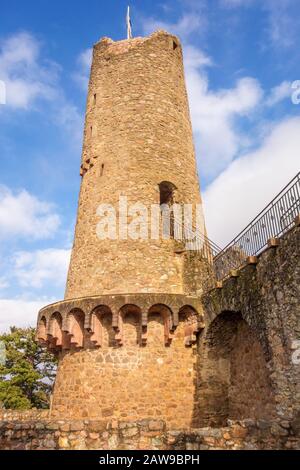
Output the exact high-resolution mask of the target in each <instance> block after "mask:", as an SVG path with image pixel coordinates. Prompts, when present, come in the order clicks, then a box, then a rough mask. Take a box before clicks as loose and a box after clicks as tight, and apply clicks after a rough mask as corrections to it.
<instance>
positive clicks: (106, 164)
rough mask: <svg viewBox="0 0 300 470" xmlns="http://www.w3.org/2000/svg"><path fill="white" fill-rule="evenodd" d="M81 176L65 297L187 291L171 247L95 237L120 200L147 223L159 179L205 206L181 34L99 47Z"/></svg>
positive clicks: (179, 198) (177, 196)
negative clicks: (103, 213)
mask: <svg viewBox="0 0 300 470" xmlns="http://www.w3.org/2000/svg"><path fill="white" fill-rule="evenodd" d="M81 173H82V182H81V190H80V198H79V206H78V214H77V225H76V233H75V240H74V246H73V251H72V257H71V263H70V269H69V275H68V282H67V289H66V298H67V299H70V298H77V297H83V296H89V295H103V294H109V293H136V292H165V293H183V292H189V291H190V290H189V287H188V286H187V285H185V283H184V281H183V276H184V260H183V258H182V256H181V255H180V254H176V253H174V246H175V245H174V241H173V240H162V239H161V237H160V239H159V240H155V239H151V240H150V239H147V240H137V241H136V240H132V239H128V240H122V239H119V237H117V238H118V239H116V240H100V239H99V238H98V237H97V233H96V230H97V224H98V223H99V221H100V220H101V218H100V217H99V215H97V208H98V206H99V204H102V203H104V204H112V205H113V206H114V207H116V208H117V209H118V202H119V197H120V196H126V197H127V199H128V205H131V204H135V203H138V202H139V203H143V204H145V205H146V206H147V208H148V209H149V216H150V208H151V204H159V203H160V192H159V184H160V183H161V182H163V181H167V182H170V183H172V184H173V185H174V186H175V187H176V190H175V191H174V202H177V203H180V204H182V203H190V204H192V205H193V206H194V207H195V204H196V203H200V202H201V198H200V192H199V182H198V177H197V170H196V160H195V152H194V146H193V138H192V128H191V122H190V115H189V107H188V99H187V92H186V87H185V79H184V71H183V62H182V49H181V45H180V43H179V40H178V39H177V38H176V37H174V36H171V35H169V34H167V33H163V32H158V33H155V34H153V35H151V36H150V37H147V38H143V39H142V38H136V39H133V40H130V41H120V42H116V43H114V42H113V41H112V40H109V39H103V40H102V41H100V42H99V43H98V44H96V45H95V47H94V53H93V65H92V70H91V78H90V84H89V92H88V99H87V111H86V123H85V132H84V144H83V153H82V166H81ZM187 175H188V176H187ZM128 221H129V222H131V221H132V217H131V216H130V215H129V217H128ZM147 228H148V235H149V237H150V236H151V233H150V229H149V226H148V227H147ZM204 230H205V228H204V221H203V220H202V232H204ZM199 288H200V287H199Z"/></svg>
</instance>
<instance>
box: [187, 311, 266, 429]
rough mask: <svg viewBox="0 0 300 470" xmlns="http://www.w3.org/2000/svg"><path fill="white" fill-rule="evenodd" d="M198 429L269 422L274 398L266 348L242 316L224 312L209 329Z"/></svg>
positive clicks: (200, 379)
mask: <svg viewBox="0 0 300 470" xmlns="http://www.w3.org/2000/svg"><path fill="white" fill-rule="evenodd" d="M197 368H198V387H197V394H198V399H197V400H196V403H197V402H198V405H197V413H196V415H197V416H198V419H196V423H197V425H198V426H199V425H200V426H223V425H226V424H227V420H228V419H234V420H241V419H246V418H252V419H259V418H261V419H270V418H271V417H272V416H273V414H274V410H275V404H274V395H273V390H272V387H271V383H270V379H269V371H268V368H267V362H266V358H265V355H264V351H263V347H262V345H261V342H260V341H259V339H258V337H257V335H256V333H255V331H254V330H253V329H252V328H251V327H250V326H249V324H248V323H247V322H246V321H245V320H244V319H243V317H242V315H241V313H239V312H234V311H224V312H222V313H221V314H220V315H218V316H217V317H216V318H215V319H214V320H213V321H212V323H211V324H210V325H209V327H208V329H207V331H206V334H205V336H204V337H203V338H202V343H201V346H200V352H199V364H198V367H197Z"/></svg>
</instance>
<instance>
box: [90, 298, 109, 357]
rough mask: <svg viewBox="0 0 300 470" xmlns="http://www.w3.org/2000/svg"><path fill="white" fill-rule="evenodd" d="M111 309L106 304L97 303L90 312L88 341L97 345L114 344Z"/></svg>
mask: <svg viewBox="0 0 300 470" xmlns="http://www.w3.org/2000/svg"><path fill="white" fill-rule="evenodd" d="M114 337H115V334H114V330H113V326H112V311H111V309H110V308H109V307H108V306H107V305H99V306H98V307H96V308H95V309H94V310H93V311H92V313H91V336H90V341H91V342H92V343H93V344H94V345H95V346H97V347H102V348H103V347H109V346H113V345H114Z"/></svg>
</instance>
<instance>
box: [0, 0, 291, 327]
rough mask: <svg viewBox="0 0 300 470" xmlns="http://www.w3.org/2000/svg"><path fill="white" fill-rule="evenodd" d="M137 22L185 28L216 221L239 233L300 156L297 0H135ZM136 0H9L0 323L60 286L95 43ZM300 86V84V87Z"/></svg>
mask: <svg viewBox="0 0 300 470" xmlns="http://www.w3.org/2000/svg"><path fill="white" fill-rule="evenodd" d="M130 5H131V11H132V23H133V33H134V35H135V36H138V35H142V36H143V35H147V34H149V33H151V32H153V31H155V30H156V29H166V30H168V31H170V32H173V33H175V34H178V35H179V37H180V38H181V41H182V43H183V47H184V60H185V70H186V80H187V87H188V93H189V98H190V106H191V116H192V122H193V129H194V138H195V145H196V151H197V161H198V167H199V174H200V179H201V187H202V192H203V196H204V203H205V213H206V220H207V226H208V232H209V236H210V238H211V239H213V240H214V241H216V242H217V243H218V244H219V245H224V244H225V243H226V242H228V241H229V240H230V239H231V238H232V237H233V236H234V235H235V234H236V233H237V232H238V231H239V230H240V229H242V228H243V226H244V225H246V224H247V222H248V221H249V220H250V219H251V218H252V217H253V216H255V215H256V213H257V212H259V211H260V209H262V208H263V206H264V205H265V204H266V203H267V202H268V201H269V200H270V199H271V198H272V197H273V196H274V195H275V194H276V193H277V192H278V191H279V190H280V189H281V188H282V187H283V186H284V185H285V184H286V183H287V182H288V181H289V179H291V178H292V177H293V176H294V175H295V174H296V172H297V171H298V170H299V159H300V152H299V147H300V132H299V130H300V105H298V106H297V105H295V104H293V103H292V100H291V96H292V93H293V90H292V83H293V82H294V81H296V80H300V60H299V58H300V57H299V55H300V54H299V50H300V49H299V37H300V9H299V1H298V0H197V1H193V0H172V1H171V0H165V1H164V0H161V1H153V0H152V1H150V0H143V1H139V0H136V1H131V2H130ZM126 7H127V1H121V0H115V1H110V2H106V1H105V2H104V1H100V0H98V1H96V0H89V1H88V2H82V1H80V2H79V1H72V2H70V1H59V2H58V1H57V0H52V1H51V2H50V1H46V0H36V1H33V0H28V1H26V2H24V1H20V0H19V1H17V0H10V2H4V3H3V4H2V5H1V25H0V81H2V82H4V83H5V85H6V92H7V97H6V98H7V99H6V104H5V105H4V104H0V161H1V175H0V330H1V329H4V328H7V326H8V325H9V324H13V323H16V324H20V325H21V324H22V325H26V324H30V323H31V324H34V322H35V318H36V313H37V309H38V308H39V307H40V306H41V305H43V304H45V303H47V302H50V301H52V300H56V299H61V298H62V297H63V294H64V285H65V278H66V270H67V265H68V257H69V252H70V247H71V243H72V237H73V230H74V223H75V216H76V206H77V197H78V191H79V184H80V178H79V164H80V153H81V140H82V125H83V118H84V108H85V99H86V90H87V83H88V74H89V66H90V56H91V47H92V45H93V44H94V43H95V42H97V41H98V40H99V39H100V38H101V37H103V36H109V37H111V38H112V39H114V40H119V39H124V38H125V35H126V26H125V14H126ZM299 96H300V94H299Z"/></svg>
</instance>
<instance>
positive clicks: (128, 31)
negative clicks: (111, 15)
mask: <svg viewBox="0 0 300 470" xmlns="http://www.w3.org/2000/svg"><path fill="white" fill-rule="evenodd" d="M126 24H127V39H132V24H131V19H130V7H129V6H128V7H127V16H126Z"/></svg>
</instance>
